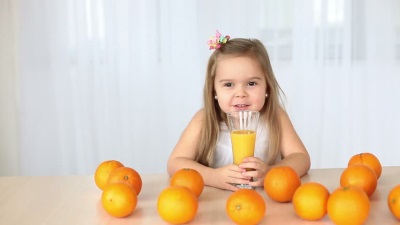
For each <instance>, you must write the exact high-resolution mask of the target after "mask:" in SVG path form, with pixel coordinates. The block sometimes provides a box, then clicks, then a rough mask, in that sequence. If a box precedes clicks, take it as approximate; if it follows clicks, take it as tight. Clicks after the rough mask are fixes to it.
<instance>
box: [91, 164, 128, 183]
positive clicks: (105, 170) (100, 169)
mask: <svg viewBox="0 0 400 225" xmlns="http://www.w3.org/2000/svg"><path fill="white" fill-rule="evenodd" d="M122 166H124V165H123V164H122V163H120V162H119V161H117V160H107V161H103V162H102V163H100V164H99V165H98V166H97V169H96V172H95V173H94V181H95V183H96V185H97V187H98V188H100V189H101V190H104V188H105V186H106V185H107V180H108V176H109V175H110V173H111V171H113V170H114V169H115V168H118V167H122Z"/></svg>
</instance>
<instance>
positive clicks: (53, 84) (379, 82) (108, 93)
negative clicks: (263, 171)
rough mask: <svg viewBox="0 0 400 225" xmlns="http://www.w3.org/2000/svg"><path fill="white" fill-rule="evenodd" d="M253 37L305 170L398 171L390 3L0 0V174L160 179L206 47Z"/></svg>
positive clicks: (194, 106) (397, 53) (397, 12)
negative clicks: (122, 170) (225, 38)
mask: <svg viewBox="0 0 400 225" xmlns="http://www.w3.org/2000/svg"><path fill="white" fill-rule="evenodd" d="M216 29H218V30H219V31H220V32H221V33H222V34H229V35H230V36H231V37H233V38H234V37H249V38H258V39H260V40H261V41H262V42H263V43H264V44H265V46H266V47H267V49H268V51H269V54H270V57H271V60H272V65H273V69H274V71H275V74H276V77H277V79H278V81H279V82H280V84H281V86H282V88H283V90H284V92H285V94H286V102H285V105H286V108H287V111H288V113H289V115H290V117H291V119H292V122H293V124H294V126H295V128H296V130H297V132H298V134H299V135H300V137H301V138H302V140H303V142H304V144H305V145H306V147H307V149H308V150H309V152H310V155H311V160H312V167H313V168H328V167H345V166H346V164H347V160H348V159H349V157H350V156H352V155H353V154H356V153H360V152H372V153H374V154H376V155H377V156H378V157H379V158H380V160H381V162H382V164H383V165H384V166H390V165H399V164H400V160H399V158H400V151H399V149H400V142H399V141H398V139H399V135H398V132H399V130H400V120H399V119H398V117H399V115H400V101H399V99H398V98H399V97H398V96H400V93H399V92H400V88H399V87H400V3H399V1H396V0H382V1H373V0H366V1H359V0H349V1H344V0H314V1H313V0H308V1H293V0H280V1H273V0H267V1H261V0H258V1H256V0H255V1H232V0H229V1H228V0H219V1H211V0H206V1H204V0H203V1H201V0H198V1H194V0H189V1H186V0H179V1H161V0H133V1H128V0H125V1H123V0H121V1H107V0H102V1H99V0H97V1H93V0H68V1H49V0H47V1H46V0H0V175H70V174H92V173H93V172H94V170H95V168H96V166H97V165H98V164H99V163H100V162H101V161H103V160H108V159H117V160H120V161H121V162H123V163H124V164H125V165H126V166H130V167H133V168H135V169H137V170H138V171H139V172H141V173H165V172H166V162H167V158H168V156H169V154H170V152H171V151H172V149H173V147H174V145H175V143H176V142H177V140H178V138H179V136H180V134H181V132H182V131H183V129H184V128H185V126H186V124H187V123H188V122H189V120H190V119H191V117H192V115H193V114H194V113H195V112H196V111H197V110H198V109H199V108H200V107H201V105H202V97H201V96H202V88H203V81H204V75H205V68H206V63H207V59H208V56H209V55H210V54H211V52H210V51H209V50H208V47H207V45H206V41H207V40H208V38H209V37H210V36H212V35H213V34H214V33H215V30H216Z"/></svg>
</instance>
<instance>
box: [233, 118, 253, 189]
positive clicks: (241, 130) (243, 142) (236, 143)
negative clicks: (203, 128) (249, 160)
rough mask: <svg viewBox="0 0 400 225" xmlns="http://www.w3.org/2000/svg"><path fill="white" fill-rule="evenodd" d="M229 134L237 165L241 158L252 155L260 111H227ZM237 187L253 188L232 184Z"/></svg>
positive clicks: (246, 185) (234, 161)
mask: <svg viewBox="0 0 400 225" xmlns="http://www.w3.org/2000/svg"><path fill="white" fill-rule="evenodd" d="M227 117H228V128H229V131H230V135H231V142H232V154H233V163H234V164H236V165H239V164H240V163H242V161H243V159H244V158H246V157H249V156H254V147H255V143H256V133H257V124H258V119H259V117H260V113H259V112H256V111H247V110H246V111H235V112H229V113H227ZM233 185H235V186H237V187H239V188H247V189H253V187H251V186H250V185H248V184H233Z"/></svg>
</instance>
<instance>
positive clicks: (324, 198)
mask: <svg viewBox="0 0 400 225" xmlns="http://www.w3.org/2000/svg"><path fill="white" fill-rule="evenodd" d="M328 198H329V191H328V189H327V188H326V187H325V186H324V185H322V184H320V183H316V182H309V183H305V184H302V185H300V187H298V188H297V190H296V191H295V192H294V195H293V199H292V201H293V207H294V211H295V213H296V214H297V215H298V216H299V217H300V218H302V219H306V220H319V219H321V218H322V217H324V216H325V215H326V204H327V202H328Z"/></svg>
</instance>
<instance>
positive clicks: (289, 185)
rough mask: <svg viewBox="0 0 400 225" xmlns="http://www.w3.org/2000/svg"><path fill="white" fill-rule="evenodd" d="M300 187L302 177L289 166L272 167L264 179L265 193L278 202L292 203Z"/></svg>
mask: <svg viewBox="0 0 400 225" xmlns="http://www.w3.org/2000/svg"><path fill="white" fill-rule="evenodd" d="M300 185H301V180H300V177H299V176H298V175H297V173H296V171H294V169H292V168H291V167H289V166H277V167H272V168H271V169H270V170H269V171H268V172H267V174H266V175H265V178H264V191H265V192H266V193H267V195H268V196H269V197H270V198H271V199H273V200H275V201H277V202H290V201H291V200H292V198H293V195H294V192H295V191H296V189H297V188H298V187H299V186H300Z"/></svg>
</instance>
